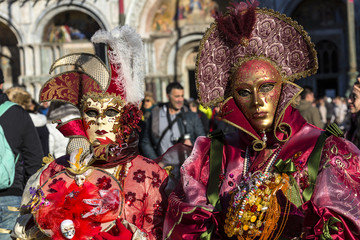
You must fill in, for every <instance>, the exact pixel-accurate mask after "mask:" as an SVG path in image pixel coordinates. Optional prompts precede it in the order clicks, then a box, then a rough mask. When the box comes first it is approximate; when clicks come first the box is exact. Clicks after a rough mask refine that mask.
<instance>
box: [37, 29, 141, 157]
mask: <svg viewBox="0 0 360 240" xmlns="http://www.w3.org/2000/svg"><path fill="white" fill-rule="evenodd" d="M91 40H92V42H93V43H105V44H106V46H107V58H108V62H109V68H108V67H107V66H106V64H105V63H104V62H103V61H102V60H101V59H100V58H98V57H97V56H95V55H93V54H89V53H74V54H69V55H66V56H63V57H61V58H59V59H58V60H56V61H55V62H54V63H53V64H52V66H51V68H50V73H52V72H54V70H55V69H57V68H59V67H65V66H71V67H72V68H73V70H70V71H66V72H62V73H60V74H57V75H55V76H54V77H52V78H51V79H50V80H48V81H47V82H46V83H45V84H44V85H43V87H42V89H41V91H40V101H41V102H45V101H52V100H57V101H65V102H69V103H71V104H73V105H75V106H76V107H77V108H78V109H79V110H80V109H81V100H82V99H83V98H84V96H87V95H89V94H97V95H101V94H104V95H108V96H109V95H111V96H116V97H120V98H121V99H122V100H123V101H124V103H125V104H133V106H137V104H138V103H139V102H140V101H141V100H142V99H143V95H144V90H143V79H144V66H143V65H144V55H143V43H142V40H141V37H140V35H139V34H138V33H136V31H135V30H134V29H133V28H131V27H129V26H122V27H117V28H115V29H114V30H112V31H111V32H107V31H104V30H99V31H97V32H96V33H95V34H94V36H93V37H92V39H91ZM131 109H133V108H131ZM137 120H138V118H135V117H134V119H131V121H137ZM58 123H59V124H58V127H57V128H58V129H59V130H60V131H61V132H62V134H63V135H64V136H66V137H70V138H75V137H83V138H86V139H87V136H86V133H85V130H84V126H83V124H82V121H81V119H72V120H70V121H67V122H64V123H62V122H61V121H59V122H58ZM129 125H131V126H133V125H136V124H132V123H129ZM83 142H84V141H83ZM81 145H82V144H78V146H81ZM78 146H77V147H78ZM77 147H73V148H72V150H75V149H76V148H77ZM69 153H70V152H69Z"/></svg>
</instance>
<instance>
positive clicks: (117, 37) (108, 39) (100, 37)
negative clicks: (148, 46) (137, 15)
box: [91, 25, 144, 103]
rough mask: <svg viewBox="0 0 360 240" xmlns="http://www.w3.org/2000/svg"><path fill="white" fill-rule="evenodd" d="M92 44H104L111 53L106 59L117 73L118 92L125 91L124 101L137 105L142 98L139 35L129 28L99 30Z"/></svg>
mask: <svg viewBox="0 0 360 240" xmlns="http://www.w3.org/2000/svg"><path fill="white" fill-rule="evenodd" d="M91 41H92V42H93V43H105V44H108V45H109V46H110V48H111V49H112V51H110V52H109V54H108V57H109V61H110V64H111V65H112V67H113V68H114V69H115V71H117V73H118V76H119V77H118V79H116V85H117V87H118V91H120V92H121V91H124V90H125V101H126V102H132V103H139V102H140V101H141V100H142V99H143V98H144V89H143V81H144V50H143V42H142V40H141V37H140V35H139V34H138V33H137V32H136V31H135V30H134V29H133V28H131V27H130V26H127V25H125V26H122V27H116V28H114V29H113V30H112V31H111V32H108V31H104V30H99V31H97V32H96V33H95V34H94V36H93V37H92V38H91Z"/></svg>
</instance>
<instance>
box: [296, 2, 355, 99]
mask: <svg viewBox="0 0 360 240" xmlns="http://www.w3.org/2000/svg"><path fill="white" fill-rule="evenodd" d="M291 17H292V18H293V19H295V20H296V21H298V22H299V23H300V24H301V25H302V26H303V27H304V29H305V30H306V31H307V32H308V33H309V35H310V37H311V40H312V41H313V42H314V43H315V47H316V50H317V52H318V61H319V70H318V73H317V74H316V75H315V76H312V77H310V78H307V79H302V80H300V81H298V82H297V83H298V84H299V85H301V86H305V85H308V86H311V87H313V89H314V90H315V93H316V96H317V97H322V96H325V95H327V96H329V97H334V95H338V96H344V95H345V92H346V89H347V85H348V81H349V80H348V76H347V71H348V66H349V64H348V55H347V52H348V50H347V42H348V41H347V33H346V32H347V27H346V26H347V24H346V5H345V4H344V1H342V0H318V1H316V2H315V1H313V0H303V1H302V2H301V3H300V4H299V5H298V6H297V7H296V8H295V10H294V11H293V13H292V15H291Z"/></svg>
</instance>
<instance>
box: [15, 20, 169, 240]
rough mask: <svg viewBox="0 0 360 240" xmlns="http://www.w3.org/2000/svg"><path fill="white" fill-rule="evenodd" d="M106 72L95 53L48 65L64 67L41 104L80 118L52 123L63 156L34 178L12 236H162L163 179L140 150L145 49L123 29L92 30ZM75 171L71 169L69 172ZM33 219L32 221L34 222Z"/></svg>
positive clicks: (43, 92) (163, 174) (45, 91)
mask: <svg viewBox="0 0 360 240" xmlns="http://www.w3.org/2000/svg"><path fill="white" fill-rule="evenodd" d="M91 40H92V42H94V43H105V44H106V45H107V57H108V60H109V65H110V70H109V69H108V67H107V66H106V65H105V64H104V63H103V61H102V60H100V59H99V58H98V57H97V56H95V55H93V54H87V53H75V54H70V55H67V56H64V57H62V58H60V59H58V60H56V61H55V62H54V64H53V65H52V67H51V69H50V72H53V71H54V70H55V69H56V70H57V69H58V68H59V67H63V68H64V67H66V66H70V70H69V71H66V72H62V73H60V74H58V75H56V76H54V77H52V78H51V79H50V80H49V81H48V82H46V83H45V84H44V86H43V88H42V89H41V93H40V101H42V102H44V101H52V100H57V101H64V102H69V103H71V104H73V105H74V106H76V107H77V108H78V109H79V110H80V112H81V116H82V117H81V118H80V119H72V120H70V121H67V122H61V120H59V121H58V126H57V128H58V129H59V130H60V131H61V132H62V134H63V135H64V136H66V137H69V138H70V141H69V144H68V147H67V153H68V154H69V155H70V156H69V155H66V156H64V157H61V158H58V159H55V160H54V159H51V157H49V158H47V159H48V160H52V161H49V162H48V163H47V164H46V165H45V166H44V167H43V168H42V169H41V171H39V172H38V173H37V174H35V175H33V176H32V177H31V178H30V180H29V182H28V184H27V186H26V190H25V192H24V194H23V199H22V208H21V213H22V215H21V216H20V217H19V218H18V220H17V224H16V226H15V228H14V232H13V236H14V237H17V238H20V239H41V238H48V237H50V238H52V239H91V238H93V239H95V240H102V239H161V237H162V225H163V218H164V210H165V209H164V207H163V206H162V204H163V199H162V194H161V190H160V189H161V186H162V184H163V182H164V181H165V179H166V177H167V174H166V172H165V170H163V169H161V168H160V167H159V166H158V165H157V164H156V163H155V162H153V161H152V160H150V159H147V158H144V157H142V156H140V155H139V153H138V148H137V147H138V135H137V131H138V130H139V129H138V123H139V121H140V118H141V112H140V110H139V108H138V104H139V103H140V102H141V100H142V98H143V93H144V91H143V89H142V82H143V77H144V72H143V69H144V68H143V63H144V62H143V60H144V56H143V45H142V41H141V38H140V36H139V35H138V34H137V33H136V32H135V31H134V30H133V29H132V28H130V27H128V26H123V27H118V28H115V29H114V30H112V31H111V32H107V31H102V30H100V31H98V32H96V33H95V35H94V36H93V37H92V39H91ZM74 169H75V170H74ZM32 215H34V217H32Z"/></svg>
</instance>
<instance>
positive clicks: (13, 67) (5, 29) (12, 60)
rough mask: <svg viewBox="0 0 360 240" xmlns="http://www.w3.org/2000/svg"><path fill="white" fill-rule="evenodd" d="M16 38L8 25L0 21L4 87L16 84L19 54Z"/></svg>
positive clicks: (0, 61) (0, 51)
mask: <svg viewBox="0 0 360 240" xmlns="http://www.w3.org/2000/svg"><path fill="white" fill-rule="evenodd" d="M17 45H18V40H17V38H16V36H15V34H14V33H13V31H12V30H11V29H10V27H9V26H8V25H7V24H5V23H3V22H0V64H1V65H0V66H1V69H2V71H3V73H4V80H5V83H4V89H6V88H9V87H11V86H12V85H18V84H19V83H18V77H19V75H20V54H19V49H18V47H17Z"/></svg>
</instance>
